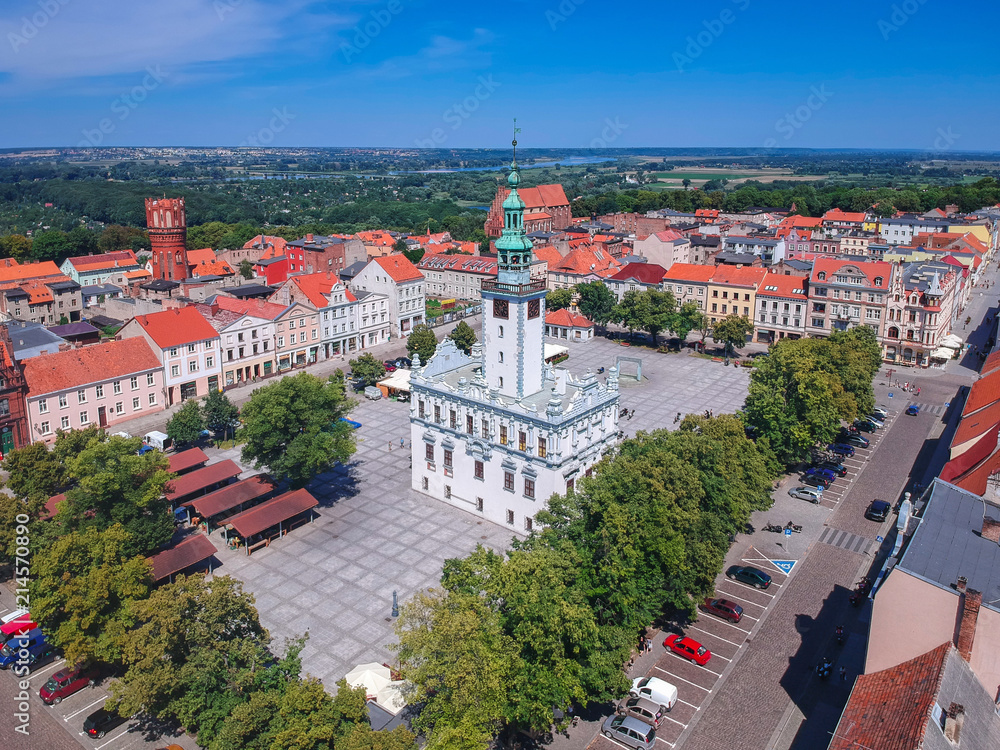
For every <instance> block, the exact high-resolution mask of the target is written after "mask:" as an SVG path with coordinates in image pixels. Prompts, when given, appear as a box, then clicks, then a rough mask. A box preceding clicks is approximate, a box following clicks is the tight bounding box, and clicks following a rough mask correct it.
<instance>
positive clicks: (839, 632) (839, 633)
mask: <svg viewBox="0 0 1000 750" xmlns="http://www.w3.org/2000/svg"><path fill="white" fill-rule="evenodd" d="M836 635H837V643H838V644H839V645H841V646H843V645H844V626H843V625H838V626H837V631H836Z"/></svg>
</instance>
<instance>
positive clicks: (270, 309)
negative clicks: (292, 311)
mask: <svg viewBox="0 0 1000 750" xmlns="http://www.w3.org/2000/svg"><path fill="white" fill-rule="evenodd" d="M214 304H216V305H218V306H219V307H220V308H221V309H223V310H229V311H230V312H237V313H240V314H241V315H250V316H253V317H255V318H264V319H265V320H274V319H275V318H277V317H278V316H279V315H281V314H282V313H283V312H285V310H287V309H288V306H287V305H279V304H276V303H274V302H265V301H264V300H262V299H236V298H235V297H223V296H222V295H218V296H216V298H215V300H214Z"/></svg>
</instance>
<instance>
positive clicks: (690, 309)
mask: <svg viewBox="0 0 1000 750" xmlns="http://www.w3.org/2000/svg"><path fill="white" fill-rule="evenodd" d="M704 325H705V314H704V313H703V312H702V311H701V310H700V309H699V308H698V305H697V303H695V302H685V303H684V304H682V305H681V306H680V309H679V310H678V311H677V314H676V315H674V316H673V317H672V319H671V321H670V330H671V331H673V332H674V333H675V334H676V335H677V337H678V338H679V339H680V340H681V341H682V342H683V341H684V340H685V339H687V337H688V334H689V333H691V331H697V330H700V329H701V328H703V327H704Z"/></svg>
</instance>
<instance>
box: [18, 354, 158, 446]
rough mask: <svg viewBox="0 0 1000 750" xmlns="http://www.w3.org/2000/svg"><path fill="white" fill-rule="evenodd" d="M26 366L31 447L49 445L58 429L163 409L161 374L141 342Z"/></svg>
mask: <svg viewBox="0 0 1000 750" xmlns="http://www.w3.org/2000/svg"><path fill="white" fill-rule="evenodd" d="M22 364H23V366H24V377H25V379H26V380H27V383H28V424H29V427H30V433H31V441H32V442H39V441H41V442H45V443H51V442H53V441H54V440H55V439H56V432H57V431H59V430H63V431H68V430H77V429H82V428H84V427H87V426H88V425H92V424H96V425H100V426H101V427H111V426H112V425H115V424H118V423H119V422H124V421H126V420H128V419H132V418H133V417H137V416H139V415H140V414H147V413H149V412H155V411H162V410H163V407H164V398H163V369H162V367H161V365H160V361H159V359H158V358H157V356H156V354H155V353H154V352H153V350H152V349H151V348H150V346H149V344H147V343H146V342H145V341H144V340H143V339H141V338H134V339H127V340H124V341H108V342H106V343H103V344H91V345H90V346H85V347H82V348H80V349H69V350H67V351H62V352H54V353H52V354H43V355H42V356H40V357H32V358H31V359H26V360H24V362H22Z"/></svg>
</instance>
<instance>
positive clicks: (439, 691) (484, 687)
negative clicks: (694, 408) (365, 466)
mask: <svg viewBox="0 0 1000 750" xmlns="http://www.w3.org/2000/svg"><path fill="white" fill-rule="evenodd" d="M772 464H773V461H772V459H771V457H770V455H769V454H768V453H767V451H766V449H764V448H762V447H759V446H758V445H757V444H755V443H754V442H753V441H751V440H749V439H748V438H747V436H746V433H745V430H744V426H743V424H742V422H741V421H740V420H739V419H738V418H736V417H735V416H731V415H727V416H722V417H718V418H711V419H709V418H706V417H703V416H689V417H687V418H686V419H685V420H684V422H683V423H682V424H681V427H680V429H679V430H677V431H676V432H670V431H667V430H657V431H654V432H652V433H640V434H639V435H638V436H637V437H636V438H635V439H632V440H626V441H625V442H624V443H622V445H621V446H620V449H619V450H618V451H617V453H616V454H615V455H613V456H609V457H607V458H605V459H604V460H603V461H602V462H601V463H600V464H598V466H597V467H596V472H595V473H594V475H593V476H592V477H590V478H587V479H583V480H582V481H581V482H580V483H579V485H578V486H577V488H576V490H575V492H572V493H570V494H568V495H556V496H554V497H553V498H552V499H551V500H550V501H549V503H548V507H547V509H545V510H542V511H540V512H539V514H538V516H537V519H538V521H539V522H540V523H541V524H544V526H543V529H542V530H541V531H538V532H536V533H535V534H533V535H532V536H531V537H530V538H529V539H528V540H526V541H524V542H520V543H518V542H515V544H514V546H513V549H512V550H511V551H510V552H509V554H506V555H501V554H496V553H494V552H492V551H489V550H486V549H483V548H479V549H477V550H476V551H475V552H474V553H472V554H471V555H469V556H468V557H465V558H462V559H453V560H448V561H447V562H446V563H445V569H444V573H443V576H442V579H441V584H442V589H441V590H437V591H431V592H428V593H425V594H421V595H418V596H416V597H414V599H412V600H411V601H409V602H407V603H406V604H405V605H404V607H403V609H402V612H401V615H400V618H399V621H398V623H397V633H398V635H399V659H400V664H401V667H402V670H403V673H404V676H405V677H406V678H407V679H408V680H410V681H412V683H413V685H414V692H415V694H414V696H413V697H412V700H413V701H415V702H417V703H421V704H422V705H423V709H422V711H421V714H420V716H419V718H418V720H417V723H418V726H419V728H420V729H422V730H423V731H424V732H426V734H427V737H428V741H429V744H430V746H433V747H455V748H467V749H469V750H472V749H474V748H485V747H488V746H489V745H490V742H491V741H492V738H493V737H495V736H496V735H497V734H500V733H502V732H512V731H515V730H518V729H527V730H536V731H543V732H544V731H547V730H548V729H549V728H550V726H551V725H552V724H553V722H554V718H553V709H560V710H562V711H563V712H566V711H567V710H568V709H569V707H570V706H571V705H574V704H575V705H580V706H585V705H587V704H588V703H589V702H592V701H594V702H602V701H609V700H614V699H617V698H620V697H621V695H622V694H624V693H625V691H626V690H627V687H628V686H627V681H626V678H625V676H624V673H623V669H622V667H623V665H624V663H625V662H626V661H628V659H629V654H630V652H631V649H632V648H633V646H634V644H635V642H636V637H637V635H638V634H639V632H640V631H642V629H643V628H645V627H646V626H647V625H648V624H649V623H650V622H651V621H653V620H654V619H655V618H657V617H659V616H660V615H661V614H662V613H663V612H664V611H667V612H670V613H671V614H672V615H675V616H680V617H683V616H686V615H689V614H691V613H692V612H693V611H694V607H695V605H696V603H697V602H698V601H700V600H701V598H702V597H704V596H706V595H708V594H711V593H712V592H713V590H714V581H715V577H716V575H717V574H718V573H719V571H720V570H721V567H722V564H723V558H724V555H725V552H726V550H727V549H728V547H729V537H730V534H733V533H735V532H736V531H737V530H740V529H742V528H743V527H744V525H745V524H746V522H747V521H748V520H749V517H750V513H751V511H753V510H759V509H763V508H766V507H768V505H769V504H770V497H769V494H768V491H769V489H770V483H771V479H772V469H771V466H772Z"/></svg>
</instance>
